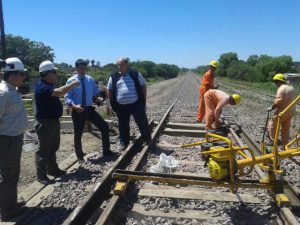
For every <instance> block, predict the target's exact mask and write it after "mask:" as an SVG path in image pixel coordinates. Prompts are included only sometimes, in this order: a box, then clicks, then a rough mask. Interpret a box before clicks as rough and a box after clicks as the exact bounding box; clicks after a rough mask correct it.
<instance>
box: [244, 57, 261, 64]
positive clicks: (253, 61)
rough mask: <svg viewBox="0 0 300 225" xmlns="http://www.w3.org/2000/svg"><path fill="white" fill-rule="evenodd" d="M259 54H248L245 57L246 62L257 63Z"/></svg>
mask: <svg viewBox="0 0 300 225" xmlns="http://www.w3.org/2000/svg"><path fill="white" fill-rule="evenodd" d="M258 60H259V56H258V55H250V56H249V57H248V59H247V63H248V64H249V65H251V66H255V65H256V64H257V63H258Z"/></svg>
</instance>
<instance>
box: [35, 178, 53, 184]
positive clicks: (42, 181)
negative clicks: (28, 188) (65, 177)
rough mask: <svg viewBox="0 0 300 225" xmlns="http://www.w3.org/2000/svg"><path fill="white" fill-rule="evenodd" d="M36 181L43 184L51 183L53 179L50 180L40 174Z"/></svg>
mask: <svg viewBox="0 0 300 225" xmlns="http://www.w3.org/2000/svg"><path fill="white" fill-rule="evenodd" d="M37 180H38V182H40V183H41V184H43V185H48V184H53V183H54V181H53V180H50V179H49V178H48V177H47V176H42V177H38V178H37Z"/></svg>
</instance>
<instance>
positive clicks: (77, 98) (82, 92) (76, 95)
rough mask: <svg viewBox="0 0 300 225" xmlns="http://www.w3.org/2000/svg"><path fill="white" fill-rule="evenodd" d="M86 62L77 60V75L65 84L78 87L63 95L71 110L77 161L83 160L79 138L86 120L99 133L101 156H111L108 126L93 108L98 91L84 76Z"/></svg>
mask: <svg viewBox="0 0 300 225" xmlns="http://www.w3.org/2000/svg"><path fill="white" fill-rule="evenodd" d="M87 65H88V62H87V61H85V60H82V59H78V60H77V61H76V62H75V68H76V71H77V73H78V74H76V75H74V76H72V77H71V78H70V79H68V81H67V84H69V83H70V82H72V81H73V80H77V81H79V82H80V86H78V87H76V88H74V89H73V90H71V91H69V92H68V93H67V94H66V95H65V100H66V103H67V104H68V105H69V107H71V108H72V120H73V124H74V146H75V153H76V156H77V158H78V159H79V160H83V157H84V152H83V151H82V144H81V137H82V132H83V128H84V124H85V122H86V121H87V120H88V121H90V122H91V123H93V124H94V125H95V126H96V127H97V128H98V129H99V130H100V132H101V136H102V146H103V151H102V153H103V156H113V155H114V153H113V152H112V151H111V150H110V142H109V126H108V124H107V123H106V122H105V120H104V119H103V118H102V117H101V116H100V115H99V114H98V113H97V112H96V111H95V108H94V107H93V100H94V98H96V99H97V98H98V97H99V94H100V90H99V88H98V86H97V84H96V81H95V80H94V79H93V78H92V77H91V76H89V75H87V74H86V70H87Z"/></svg>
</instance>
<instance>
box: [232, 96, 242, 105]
mask: <svg viewBox="0 0 300 225" xmlns="http://www.w3.org/2000/svg"><path fill="white" fill-rule="evenodd" d="M232 98H233V100H234V102H235V104H236V105H238V104H240V102H241V96H240V95H239V94H233V95H232Z"/></svg>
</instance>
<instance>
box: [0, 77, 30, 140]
mask: <svg viewBox="0 0 300 225" xmlns="http://www.w3.org/2000/svg"><path fill="white" fill-rule="evenodd" d="M26 128H27V117H26V112H25V108H24V103H23V101H22V99H21V98H20V94H19V92H18V91H17V89H16V87H14V86H12V85H11V84H9V83H8V82H6V81H2V82H1V83H0V135H6V136H18V135H21V134H22V133H23V132H24V131H25V129H26Z"/></svg>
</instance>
